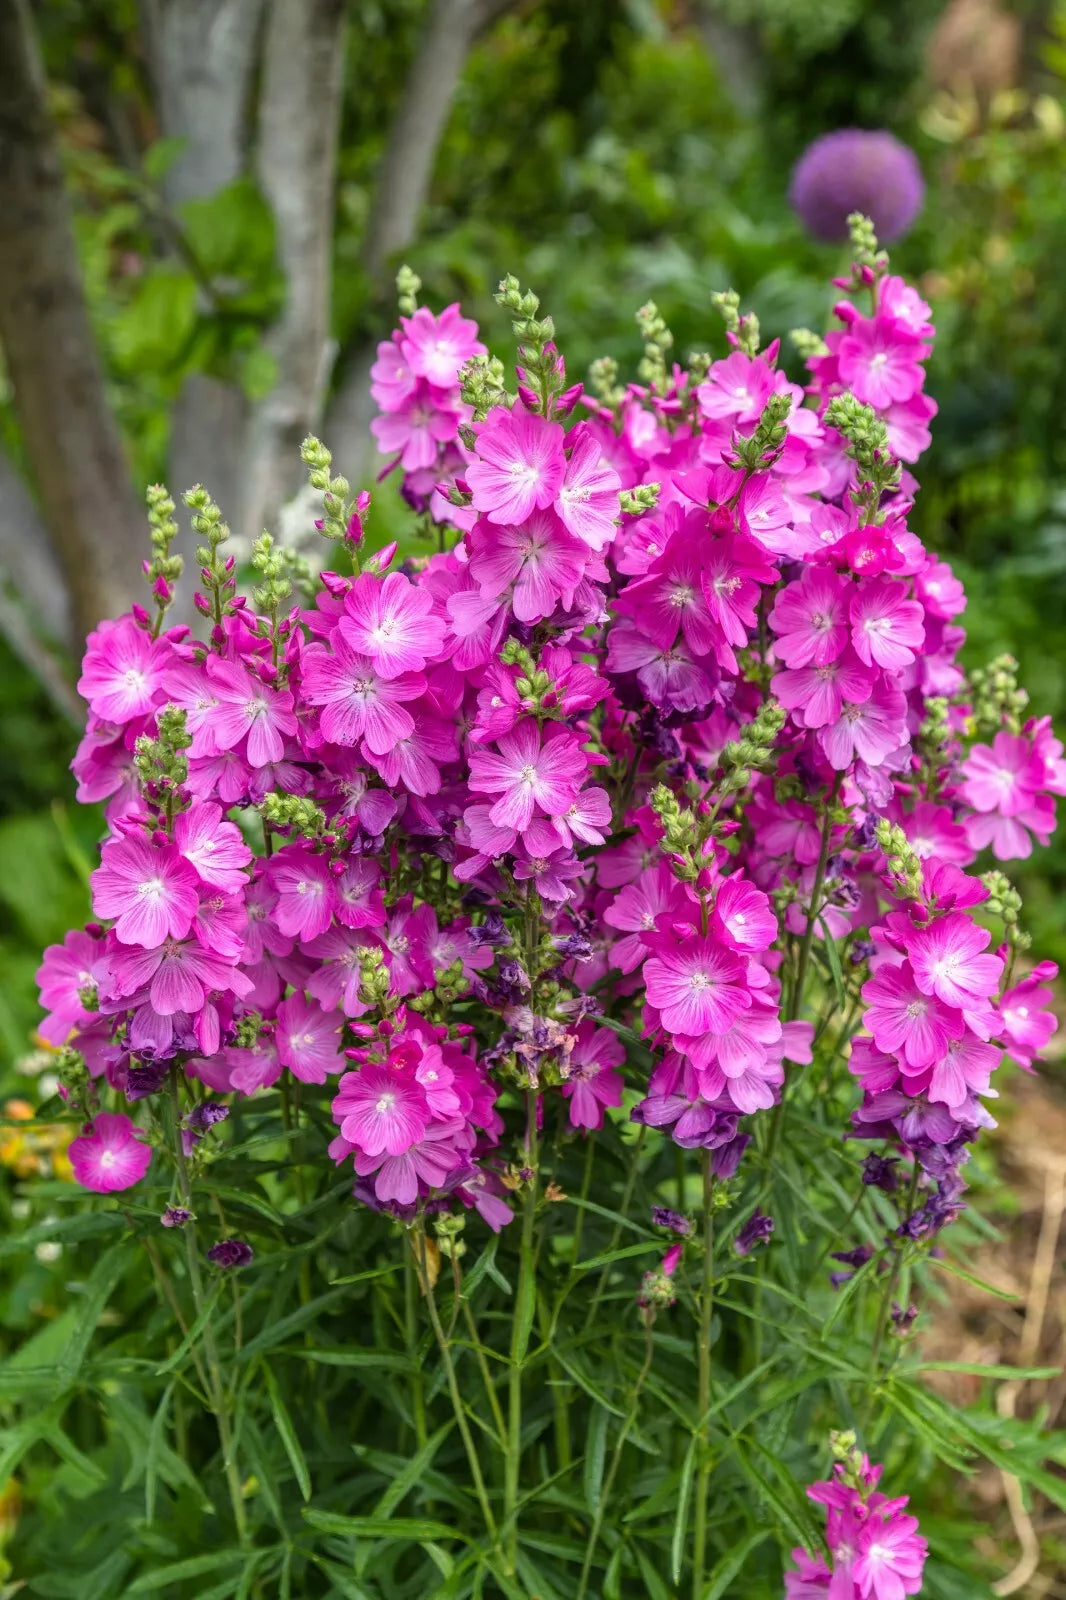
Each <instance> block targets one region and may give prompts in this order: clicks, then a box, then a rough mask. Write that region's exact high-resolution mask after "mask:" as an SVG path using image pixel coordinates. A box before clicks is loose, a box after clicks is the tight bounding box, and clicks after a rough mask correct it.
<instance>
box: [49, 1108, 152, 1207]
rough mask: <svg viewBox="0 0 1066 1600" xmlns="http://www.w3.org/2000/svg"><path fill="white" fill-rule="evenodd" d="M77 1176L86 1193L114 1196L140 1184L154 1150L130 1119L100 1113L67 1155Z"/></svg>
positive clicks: (113, 1113) (109, 1112)
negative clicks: (119, 1191)
mask: <svg viewBox="0 0 1066 1600" xmlns="http://www.w3.org/2000/svg"><path fill="white" fill-rule="evenodd" d="M67 1154H68V1155H69V1157H70V1164H71V1166H72V1167H73V1168H74V1176H75V1178H77V1180H78V1182H79V1183H80V1184H81V1185H82V1186H83V1188H86V1189H92V1190H94V1191H95V1192H96V1193H97V1194H113V1193H114V1192H115V1191H116V1190H117V1189H130V1188H132V1187H133V1185H134V1184H135V1183H140V1181H141V1179H142V1178H143V1177H144V1175H145V1173H146V1172H147V1171H148V1168H149V1166H150V1164H151V1160H152V1152H151V1149H150V1147H149V1146H148V1145H147V1144H146V1143H145V1141H144V1136H143V1135H142V1134H141V1132H140V1130H139V1129H137V1128H135V1127H134V1126H133V1123H132V1122H131V1121H130V1119H129V1117H124V1116H121V1115H120V1114H118V1113H116V1112H111V1111H100V1112H98V1113H97V1115H96V1116H95V1117H94V1118H93V1120H92V1122H91V1123H90V1124H89V1127H88V1130H87V1131H86V1132H85V1133H83V1134H81V1135H80V1137H79V1138H77V1139H75V1140H73V1141H72V1143H71V1146H70V1149H69V1150H68V1151H67Z"/></svg>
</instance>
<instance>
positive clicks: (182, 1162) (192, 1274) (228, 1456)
mask: <svg viewBox="0 0 1066 1600" xmlns="http://www.w3.org/2000/svg"><path fill="white" fill-rule="evenodd" d="M170 1105H171V1112H172V1120H173V1124H174V1126H173V1137H174V1160H175V1163H176V1165H177V1169H178V1189H179V1192H180V1194H181V1203H182V1205H183V1206H184V1207H185V1208H186V1210H188V1211H191V1210H192V1208H193V1207H192V1185H191V1184H190V1182H189V1167H188V1163H187V1161H186V1159H185V1150H184V1148H183V1146H182V1142H181V1101H180V1099H179V1096H178V1078H177V1072H176V1071H174V1072H172V1073H171V1074H170ZM181 1231H182V1233H183V1234H184V1236H185V1255H186V1260H187V1261H188V1267H189V1286H190V1288H191V1289H192V1297H193V1304H194V1305H195V1306H196V1315H197V1317H200V1316H202V1314H203V1309H204V1304H205V1296H204V1283H203V1276H202V1274H201V1271H200V1250H199V1245H198V1243H197V1239H196V1224H195V1222H187V1223H186V1224H185V1226H184V1227H183V1228H182V1230H181ZM202 1338H203V1347H204V1358H205V1364H206V1367H207V1377H208V1392H209V1394H210V1397H211V1409H212V1411H213V1412H214V1416H215V1425H216V1427H217V1428H218V1442H219V1444H220V1445H221V1447H222V1467H223V1471H224V1473H225V1476H226V1487H227V1489H228V1491H229V1499H230V1505H231V1507H232V1509H233V1521H234V1525H235V1527H236V1529H237V1537H238V1539H239V1540H240V1542H241V1544H242V1545H244V1544H247V1543H248V1519H247V1516H246V1514H245V1509H244V1494H243V1491H242V1488H241V1475H240V1471H239V1469H238V1466H237V1455H236V1450H235V1448H234V1438H233V1429H232V1427H231V1425H230V1415H229V1405H228V1403H227V1401H226V1390H225V1385H224V1384H223V1382H222V1368H221V1365H220V1362H219V1358H218V1345H217V1343H216V1342H215V1332H214V1329H213V1328H212V1326H211V1323H210V1320H208V1321H207V1322H206V1323H205V1324H204V1331H203V1335H202Z"/></svg>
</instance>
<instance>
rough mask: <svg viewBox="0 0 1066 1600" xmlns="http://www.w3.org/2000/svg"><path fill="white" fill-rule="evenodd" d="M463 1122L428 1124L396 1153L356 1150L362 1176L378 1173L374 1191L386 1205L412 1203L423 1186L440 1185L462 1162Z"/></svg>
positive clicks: (358, 1169) (437, 1186)
mask: <svg viewBox="0 0 1066 1600" xmlns="http://www.w3.org/2000/svg"><path fill="white" fill-rule="evenodd" d="M461 1132H462V1124H461V1123H447V1122H437V1123H433V1124H432V1125H430V1126H429V1127H427V1128H426V1130H425V1132H424V1134H423V1135H422V1137H421V1138H420V1139H419V1140H418V1142H417V1143H415V1144H412V1145H410V1146H408V1148H407V1149H405V1150H403V1151H398V1152H396V1153H393V1152H391V1151H388V1150H382V1151H380V1152H379V1153H378V1154H377V1155H371V1153H370V1152H369V1151H368V1150H363V1149H357V1150H356V1152H355V1170H356V1172H358V1173H359V1174H360V1176H362V1177H366V1176H368V1175H369V1174H371V1173H376V1174H377V1176H376V1177H375V1179H374V1193H375V1194H376V1196H377V1198H378V1200H380V1201H381V1202H382V1204H383V1205H389V1204H392V1205H397V1206H413V1205H414V1203H415V1201H416V1200H417V1199H418V1196H419V1192H420V1190H422V1191H426V1190H429V1189H439V1188H441V1186H442V1185H443V1184H445V1183H446V1182H447V1181H448V1177H449V1175H450V1174H451V1173H452V1172H454V1171H455V1169H456V1167H458V1166H460V1165H461V1164H462V1159H463V1158H462V1156H461V1154H460V1152H459V1151H458V1150H457V1149H456V1147H455V1143H454V1140H455V1136H456V1134H457V1133H461Z"/></svg>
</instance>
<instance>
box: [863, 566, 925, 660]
mask: <svg viewBox="0 0 1066 1600" xmlns="http://www.w3.org/2000/svg"><path fill="white" fill-rule="evenodd" d="M922 616H923V613H922V608H921V606H920V605H919V604H918V602H917V600H908V599H907V598H906V590H905V589H904V586H903V585H902V584H901V583H897V582H894V581H893V580H892V579H891V578H873V579H871V580H869V581H868V582H865V583H861V584H860V585H859V587H858V589H857V590H856V591H855V593H854V594H853V595H852V598H851V642H852V644H853V645H854V646H855V653H856V655H857V656H858V657H859V660H860V661H865V663H866V665H867V666H869V665H870V664H871V663H876V665H877V666H879V667H884V668H885V669H886V671H889V672H898V671H899V669H900V668H901V667H907V666H910V664H911V662H912V661H913V660H914V657H915V654H916V653H917V651H919V650H920V649H921V647H922V645H923V643H924V642H925V628H924V626H923V622H922Z"/></svg>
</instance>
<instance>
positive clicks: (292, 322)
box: [242, 0, 345, 539]
mask: <svg viewBox="0 0 1066 1600" xmlns="http://www.w3.org/2000/svg"><path fill="white" fill-rule="evenodd" d="M344 11H345V7H344V0H274V3H273V5H272V7H271V11H270V18H269V21H268V24H267V33H266V42H265V46H264V54H263V82H262V88H261V91H260V97H259V137H258V148H257V156H256V160H257V166H258V173H259V183H260V186H261V188H262V190H263V192H264V194H265V195H266V197H267V199H268V200H269V202H270V205H271V207H272V209H273V212H274V218H275V222H276V225H277V241H278V255H279V258H280V262H281V266H282V267H283V269H284V272H285V279H286V298H285V306H284V309H283V311H282V313H281V316H280V318H279V319H278V322H277V324H276V326H275V327H274V329H273V330H272V332H271V334H270V338H269V340H268V348H269V350H270V352H271V354H272V355H273V356H274V359H275V361H276V363H277V379H276V382H275V384H274V387H273V389H272V390H271V392H270V394H269V395H268V396H267V397H266V398H265V400H264V401H263V402H262V403H261V404H260V405H259V407H258V408H257V409H256V412H255V414H254V416H253V418H252V423H251V430H250V438H249V442H248V452H247V465H246V470H245V500H244V507H243V518H242V526H243V531H244V533H245V536H246V538H248V539H254V538H255V537H257V535H258V534H259V533H260V532H261V531H262V529H263V526H264V525H265V524H266V523H271V522H273V521H274V519H275V517H276V515H277V512H278V510H279V508H280V506H281V505H282V504H283V503H284V502H285V501H286V500H287V499H288V498H289V496H290V495H291V494H292V492H293V491H294V489H295V487H296V484H297V482H298V481H299V479H300V477H301V468H300V458H299V446H300V442H301V440H302V439H303V438H304V437H305V435H306V434H307V433H308V432H309V431H311V430H312V429H313V428H314V427H316V426H317V424H318V420H319V416H320V412H321V406H322V399H323V395H324V393H325V387H326V383H327V380H328V377H329V368H330V365H331V362H332V354H333V350H332V346H331V344H330V340H329V319H330V288H331V279H332V272H331V267H332V243H333V205H334V180H335V175H336V165H337V139H338V134H339V129H340V109H341V89H342V79H343V68H344V52H343V34H344V20H345V19H344Z"/></svg>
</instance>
